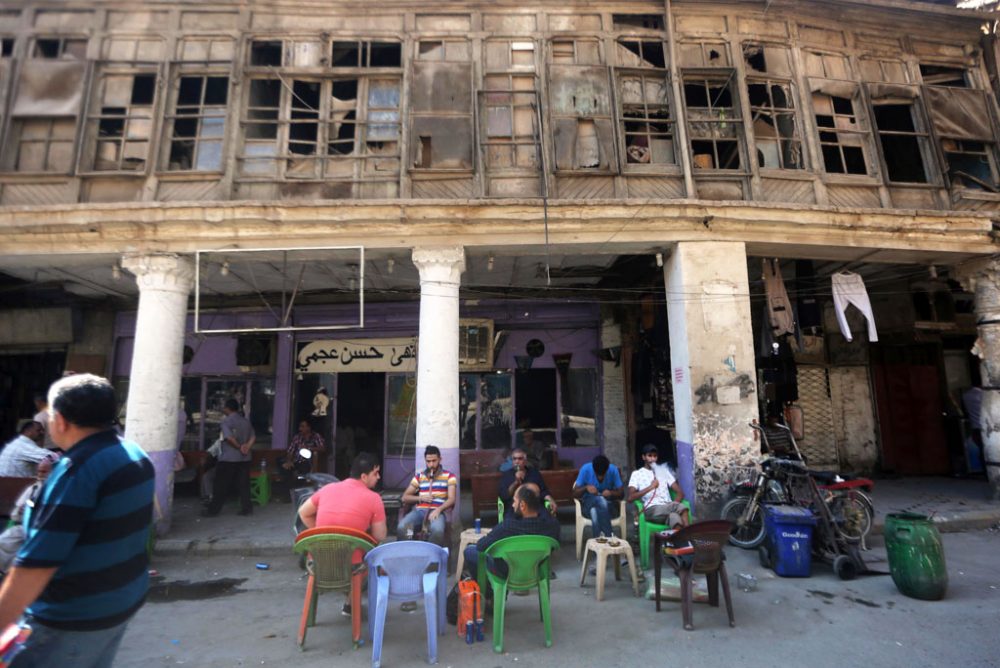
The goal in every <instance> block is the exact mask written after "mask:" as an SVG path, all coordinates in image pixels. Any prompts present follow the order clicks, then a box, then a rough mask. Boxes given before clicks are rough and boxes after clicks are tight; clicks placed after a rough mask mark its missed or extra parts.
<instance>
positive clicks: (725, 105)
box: [684, 76, 742, 169]
mask: <svg viewBox="0 0 1000 668" xmlns="http://www.w3.org/2000/svg"><path fill="white" fill-rule="evenodd" d="M731 86H732V77H726V78H715V77H711V78H706V77H692V76H686V77H685V78H684V102H685V104H686V106H687V110H688V131H689V133H690V135H691V151H692V154H693V164H694V166H695V167H696V168H698V169H740V168H741V167H742V160H741V159H740V147H739V137H740V135H741V134H742V132H741V128H742V120H740V114H739V110H738V109H737V107H736V106H735V104H734V96H733V92H732V89H731Z"/></svg>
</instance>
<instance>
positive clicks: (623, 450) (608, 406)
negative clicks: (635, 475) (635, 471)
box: [601, 306, 635, 482]
mask: <svg viewBox="0 0 1000 668" xmlns="http://www.w3.org/2000/svg"><path fill="white" fill-rule="evenodd" d="M610 311H611V309H610V308H606V307H603V306H602V307H601V315H602V320H601V347H603V348H613V347H615V346H617V347H618V348H619V351H618V352H619V354H621V345H622V328H621V325H619V324H618V323H617V322H615V320H614V318H612V317H611V314H610ZM601 401H602V404H603V405H602V408H603V410H602V414H603V416H604V420H603V422H604V454H605V456H607V458H608V459H610V460H611V462H612V463H613V464H615V465H616V466H618V467H619V468H621V467H628V468H630V469H631V468H633V467H634V466H635V458H634V457H633V455H632V449H631V448H629V447H628V434H627V431H628V429H627V424H626V422H625V419H626V418H625V366H624V364H622V360H621V358H620V357H619V358H618V361H617V362H614V361H604V362H601ZM625 482H628V481H627V480H626V481H625Z"/></svg>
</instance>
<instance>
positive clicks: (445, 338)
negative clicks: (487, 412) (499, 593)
mask: <svg viewBox="0 0 1000 668" xmlns="http://www.w3.org/2000/svg"><path fill="white" fill-rule="evenodd" d="M413 264H414V265H416V267H417V270H418V271H419V272H420V335H419V339H418V341H417V433H416V438H417V451H416V468H418V469H422V468H423V467H424V448H425V447H426V446H428V445H436V446H438V447H439V448H441V459H442V461H443V463H444V464H443V465H444V467H445V468H446V469H448V470H449V471H451V472H452V473H454V474H455V475H459V474H460V471H459V458H458V441H459V425H458V288H459V284H460V281H461V276H462V272H463V271H465V249H464V248H462V247H461V246H443V247H431V248H414V249H413ZM458 523H459V513H458V504H457V502H456V505H455V510H454V511H453V514H452V524H453V526H454V525H457V524H458Z"/></svg>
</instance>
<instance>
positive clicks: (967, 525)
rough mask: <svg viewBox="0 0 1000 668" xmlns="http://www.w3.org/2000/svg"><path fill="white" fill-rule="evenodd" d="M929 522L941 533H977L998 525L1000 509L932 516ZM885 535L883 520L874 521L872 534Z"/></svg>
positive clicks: (999, 522)
mask: <svg viewBox="0 0 1000 668" xmlns="http://www.w3.org/2000/svg"><path fill="white" fill-rule="evenodd" d="M931 521H932V522H933V523H934V526H936V527H937V530H938V531H940V532H941V533H958V532H960V531H978V530H981V529H989V528H990V527H992V526H995V525H997V524H1000V509H998V510H970V511H968V512H964V513H950V514H947V515H934V516H932V517H931ZM884 533H885V523H884V520H882V521H876V523H875V524H873V525H872V534H873V535H879V536H881V535H882V534H884Z"/></svg>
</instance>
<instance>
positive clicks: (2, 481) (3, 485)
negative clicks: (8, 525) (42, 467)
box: [0, 478, 35, 517]
mask: <svg viewBox="0 0 1000 668" xmlns="http://www.w3.org/2000/svg"><path fill="white" fill-rule="evenodd" d="M34 483H35V479H34V478H0V517H10V514H11V513H12V512H14V505H15V504H16V503H17V499H18V497H20V496H21V492H23V491H24V488H25V487H27V486H28V485H33V484H34Z"/></svg>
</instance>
